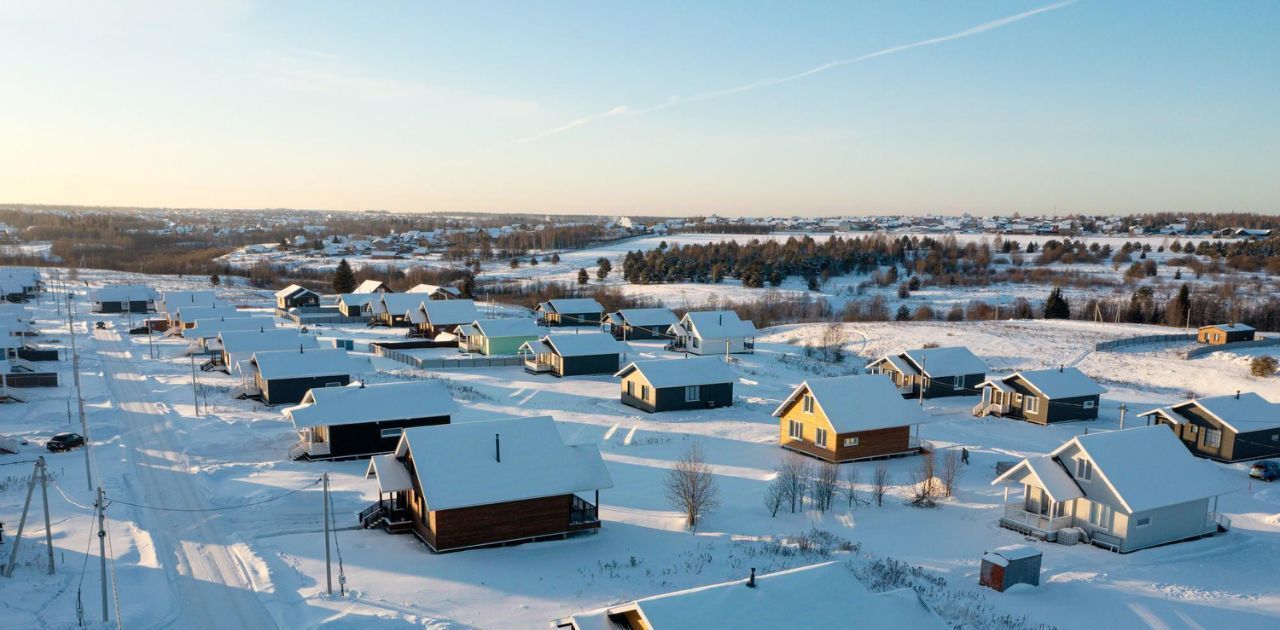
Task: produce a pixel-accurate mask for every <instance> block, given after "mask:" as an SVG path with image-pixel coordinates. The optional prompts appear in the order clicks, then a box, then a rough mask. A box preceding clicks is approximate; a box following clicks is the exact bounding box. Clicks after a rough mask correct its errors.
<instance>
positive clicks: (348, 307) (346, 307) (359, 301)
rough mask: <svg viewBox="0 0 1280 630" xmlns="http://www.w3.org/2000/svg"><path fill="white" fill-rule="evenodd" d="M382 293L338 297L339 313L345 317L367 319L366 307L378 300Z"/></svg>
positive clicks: (351, 294)
mask: <svg viewBox="0 0 1280 630" xmlns="http://www.w3.org/2000/svg"><path fill="white" fill-rule="evenodd" d="M380 295H381V294H380V293H343V294H341V295H339V296H338V312H339V313H342V315H343V316H344V317H366V316H368V315H369V313H367V312H366V311H365V305H367V304H368V303H370V302H372V301H373V300H375V299H377V298H378V297H379V296H380Z"/></svg>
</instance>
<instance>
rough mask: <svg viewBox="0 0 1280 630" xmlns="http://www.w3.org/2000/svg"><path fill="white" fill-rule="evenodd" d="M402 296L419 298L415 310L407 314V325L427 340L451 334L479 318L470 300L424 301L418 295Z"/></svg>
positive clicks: (474, 305)
mask: <svg viewBox="0 0 1280 630" xmlns="http://www.w3.org/2000/svg"><path fill="white" fill-rule="evenodd" d="M402 295H417V296H419V302H418V306H417V308H416V309H413V310H411V311H409V313H408V317H409V323H410V324H411V325H412V326H413V327H414V331H416V333H417V334H418V335H421V336H423V337H426V338H427V339H435V338H436V336H438V335H441V334H444V333H453V332H455V331H456V330H457V329H458V327H459V326H463V325H466V324H470V323H472V322H474V321H476V319H477V318H479V317H480V313H479V312H477V311H476V304H475V302H474V301H472V300H424V299H422V298H421V296H422V294H420V293H404V294H402Z"/></svg>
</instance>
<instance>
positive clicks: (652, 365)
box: [614, 356, 737, 389]
mask: <svg viewBox="0 0 1280 630" xmlns="http://www.w3.org/2000/svg"><path fill="white" fill-rule="evenodd" d="M636 371H638V372H640V375H641V376H643V377H644V380H646V381H649V384H650V385H653V386H654V387H656V388H658V389H662V388H666V387H688V386H690V385H716V384H719V383H732V382H734V381H735V380H737V376H736V375H735V374H734V373H733V369H732V368H730V367H729V366H728V364H726V363H725V362H724V359H723V358H721V357H718V356H715V357H690V358H687V359H651V360H648V361H632V362H631V363H630V364H629V365H627V367H624V368H622V369H621V370H618V373H617V374H614V376H615V377H617V378H625V377H626V376H627V375H628V374H630V373H632V372H636Z"/></svg>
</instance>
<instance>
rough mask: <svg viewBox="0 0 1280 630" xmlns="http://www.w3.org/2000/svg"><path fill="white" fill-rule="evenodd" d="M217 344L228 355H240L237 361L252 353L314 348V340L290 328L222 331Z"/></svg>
mask: <svg viewBox="0 0 1280 630" xmlns="http://www.w3.org/2000/svg"><path fill="white" fill-rule="evenodd" d="M218 343H221V344H222V349H223V350H224V351H226V352H227V354H229V355H233V360H236V358H235V357H234V355H237V354H241V355H246V356H241V357H239V360H244V359H248V358H249V356H247V355H252V354H253V353H254V352H266V351H268V350H297V349H298V348H304V349H305V348H316V347H318V345H317V343H316V338H315V337H312V336H311V335H303V334H300V333H298V331H296V330H294V329H292V328H268V329H266V330H253V329H250V330H224V331H222V332H220V333H218Z"/></svg>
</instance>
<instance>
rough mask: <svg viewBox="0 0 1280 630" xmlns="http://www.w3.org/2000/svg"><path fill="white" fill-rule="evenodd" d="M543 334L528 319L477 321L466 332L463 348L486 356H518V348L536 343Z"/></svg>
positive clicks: (541, 330)
mask: <svg viewBox="0 0 1280 630" xmlns="http://www.w3.org/2000/svg"><path fill="white" fill-rule="evenodd" d="M545 332H546V331H544V330H543V329H542V328H541V327H539V326H538V322H537V321H535V320H533V319H530V318H519V317H513V318H507V319H477V320H475V321H474V322H472V323H471V327H470V330H468V331H466V343H465V345H464V346H463V348H464V349H465V350H466V351H467V352H478V353H480V354H483V355H488V356H493V355H506V354H518V353H519V352H520V346H522V345H524V344H525V343H526V342H529V341H536V340H537V339H538V338H539V337H541V336H542V335H543V334H545Z"/></svg>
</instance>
